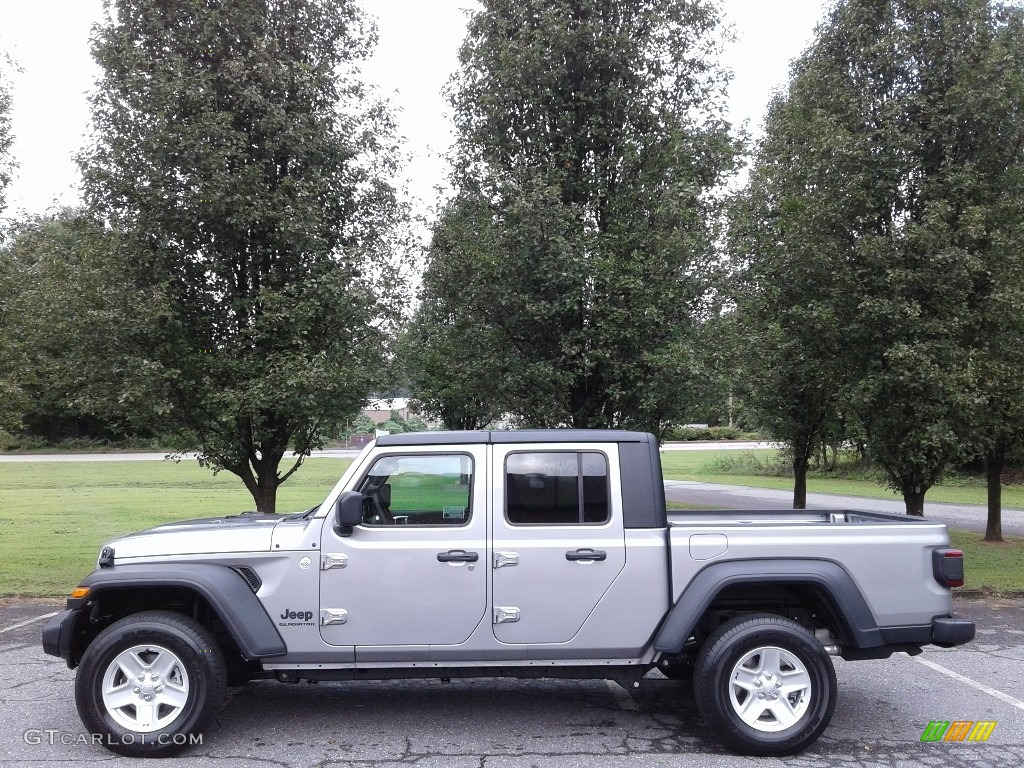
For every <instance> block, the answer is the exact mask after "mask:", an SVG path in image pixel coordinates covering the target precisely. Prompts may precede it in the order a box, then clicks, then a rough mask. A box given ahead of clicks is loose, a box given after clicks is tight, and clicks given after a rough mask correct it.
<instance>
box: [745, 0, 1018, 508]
mask: <svg viewBox="0 0 1024 768" xmlns="http://www.w3.org/2000/svg"><path fill="white" fill-rule="evenodd" d="M1005 24H1006V19H1005V17H1004V15H1003V10H1002V8H1001V7H1000V6H999V5H997V4H995V3H992V2H986V1H985V0H899V1H898V2H890V0H847V1H846V2H841V3H838V4H836V6H835V7H834V8H833V9H832V11H831V12H830V14H829V16H828V18H827V20H826V22H825V23H824V24H823V25H822V27H821V28H820V30H819V33H818V39H817V40H816V41H815V43H814V44H813V45H812V47H811V48H810V49H809V50H808V52H807V53H806V54H805V55H804V56H803V57H801V59H800V60H799V61H798V62H797V63H796V64H795V66H794V70H793V76H792V80H791V82H790V85H789V89H788V92H787V93H786V94H785V95H784V96H781V97H780V99H779V100H778V102H777V104H776V105H774V106H773V110H774V112H773V115H774V119H775V122H774V123H772V122H769V126H768V133H769V134H770V133H772V131H774V132H775V135H773V136H772V137H771V138H770V139H766V142H765V144H764V145H763V147H762V156H760V157H759V161H758V164H756V166H757V165H760V166H761V167H765V168H772V169H773V171H772V172H771V173H768V174H767V175H765V176H764V178H767V179H768V181H767V184H768V189H767V193H766V194H765V195H762V197H763V199H765V200H767V201H768V202H769V208H768V212H769V218H770V219H771V220H772V222H773V223H772V224H771V225H770V226H771V227H773V228H774V232H775V233H776V235H777V236H778V237H780V238H781V241H780V246H779V248H780V249H781V252H785V251H791V252H792V253H799V254H800V256H799V257H798V258H796V259H795V261H794V263H793V265H792V269H791V270H790V272H789V275H790V277H791V278H793V279H795V280H796V281H797V282H798V284H799V285H800V288H799V289H798V293H799V292H802V291H803V290H809V291H810V294H809V295H810V296H811V297H812V298H811V301H810V303H807V302H804V301H802V300H800V299H797V298H794V299H791V300H789V301H788V302H785V303H786V304H787V306H789V307H791V308H792V307H801V306H802V305H806V306H807V308H808V309H809V310H810V311H811V312H812V315H813V316H812V317H811V318H809V319H814V317H819V320H820V322H816V323H815V324H814V327H816V328H821V329H823V332H824V334H825V336H826V337H832V338H834V339H835V338H837V339H838V340H839V341H840V346H839V347H838V348H837V349H838V355H837V357H836V358H835V359H836V360H837V361H840V362H841V364H842V365H843V366H845V370H844V371H842V372H841V376H840V380H844V381H847V382H850V384H849V389H848V392H847V393H846V394H845V395H844V402H845V403H846V406H847V408H848V409H849V410H850V411H851V414H850V415H851V416H855V417H856V419H857V420H858V422H859V424H860V426H861V428H862V429H863V431H864V433H865V435H866V437H867V444H868V450H869V454H870V455H871V456H872V457H873V458H874V459H875V461H877V462H878V463H879V465H880V466H882V467H883V468H884V469H885V472H886V474H887V477H888V482H889V484H890V486H891V487H893V488H894V489H895V490H897V491H900V492H901V493H902V494H903V496H904V499H905V501H906V506H907V512H908V513H910V514H917V515H920V514H922V513H923V508H924V495H925V493H926V491H927V490H928V488H930V487H931V485H933V484H934V483H935V482H936V481H937V480H938V479H939V477H940V476H941V474H942V472H943V471H944V469H945V468H946V467H947V466H948V465H949V463H950V462H952V461H955V460H956V459H958V458H959V457H961V456H962V454H963V451H964V446H965V440H966V439H967V437H968V435H969V434H970V429H969V424H968V422H969V416H968V414H969V412H970V408H971V403H972V402H973V401H974V400H975V399H976V389H975V380H974V373H973V370H972V364H971V360H972V354H973V351H972V349H971V344H970V343H968V339H969V337H970V336H971V328H972V326H973V322H972V320H971V317H972V311H973V309H974V308H975V307H976V306H978V305H979V303H982V304H983V303H984V302H985V301H986V296H987V295H988V294H990V293H991V288H992V271H991V266H992V260H993V259H997V258H999V254H998V252H997V251H996V250H994V249H993V243H994V240H993V235H994V233H995V232H996V231H997V230H998V225H999V222H1001V221H1003V220H1005V214H1004V213H1003V211H1004V210H1005V209H1006V205H1007V202H1006V201H1001V200H1000V198H1001V197H1002V196H1003V195H1004V194H1005V193H1006V192H1007V185H1008V183H1009V190H1014V189H1015V188H1016V187H1017V186H1018V184H1017V181H1016V174H1017V171H1016V170H1015V167H1016V165H1017V163H1018V162H1019V161H1018V160H1016V159H1015V158H1016V154H1019V151H1020V142H1015V141H1014V140H1012V139H1011V140H1009V141H1008V140H1007V139H1006V137H1004V136H1003V135H1002V131H1003V130H1004V129H1006V128H1008V127H1010V126H1009V125H1008V122H1007V120H1008V111H1009V114H1012V115H1014V116H1017V115H1019V114H1020V112H1019V107H1017V106H1015V105H1013V104H1007V103H1005V99H1004V96H1005V94H1006V93H1008V92H1009V91H1010V90H1013V89H1015V88H1016V87H1017V86H1016V80H1017V79H1019V78H1017V75H1015V74H1014V71H1015V70H1014V69H1013V66H1006V65H1005V64H1001V63H1000V61H1001V60H1002V59H1001V56H1002V54H1001V53H999V51H998V45H996V44H995V41H996V40H997V38H998V37H999V34H1000V30H1001V29H1003V28H1004V27H1005ZM993 87H994V88H995V91H994V92H992V91H990V90H989V89H990V88H993ZM1014 130H1015V131H1016V130H1018V129H1014ZM1014 135H1017V133H1016V132H1015V133H1014ZM1015 153H1016V154H1015ZM787 165H788V166H789V167H788V168H787ZM1008 173H1009V175H1007V174H1008ZM773 177H774V178H773ZM754 178H755V179H757V178H759V177H758V176H757V175H756V174H755V177H754ZM1011 182H1012V183H1011ZM1010 194H1011V196H1012V195H1015V194H1016V192H1013V191H1011V192H1010ZM1009 205H1010V207H1011V208H1015V207H1016V206H1017V205H1019V200H1015V201H1012V202H1010V203H1009ZM768 237H769V238H770V237H771V235H768ZM815 249H816V250H817V251H818V253H819V254H820V255H819V257H818V258H817V260H815V258H814V256H813V253H814V250H815ZM815 262H816V265H815ZM808 264H809V265H810V268H809V269H808V267H807V265H808ZM808 278H809V279H808ZM819 281H824V282H819ZM815 284H817V285H818V288H817V289H815V287H814V286H815ZM766 290H767V289H766ZM830 297H831V298H830ZM791 311H792V310H791ZM795 311H796V312H797V313H798V314H799V313H801V312H803V311H804V310H803V309H802V308H798V309H796V310H795ZM822 312H824V314H822ZM835 329H839V334H840V335H839V336H838V337H836V336H835V335H834V330H835ZM807 351H808V358H810V359H816V360H822V359H825V357H831V355H830V354H827V353H826V354H824V355H823V354H822V350H820V349H819V348H818V347H809V348H808V350H807ZM797 357H798V359H799V356H797ZM805 362H806V361H800V366H802V367H803V368H804V372H803V373H801V374H799V376H798V378H799V379H800V380H801V381H803V382H807V381H809V380H810V378H811V377H810V371H811V369H810V368H808V367H807V366H806V365H805Z"/></svg>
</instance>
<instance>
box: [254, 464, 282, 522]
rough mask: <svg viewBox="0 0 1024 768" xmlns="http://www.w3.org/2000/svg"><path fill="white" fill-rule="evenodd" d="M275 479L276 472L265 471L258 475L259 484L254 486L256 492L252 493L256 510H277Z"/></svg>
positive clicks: (264, 512) (271, 512)
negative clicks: (265, 472)
mask: <svg viewBox="0 0 1024 768" xmlns="http://www.w3.org/2000/svg"><path fill="white" fill-rule="evenodd" d="M276 481H277V477H276V473H267V474H264V475H260V476H259V485H258V486H257V487H256V493H254V494H253V499H254V500H255V501H256V511H257V512H260V513H262V514H273V513H274V512H276V511H277V482H276Z"/></svg>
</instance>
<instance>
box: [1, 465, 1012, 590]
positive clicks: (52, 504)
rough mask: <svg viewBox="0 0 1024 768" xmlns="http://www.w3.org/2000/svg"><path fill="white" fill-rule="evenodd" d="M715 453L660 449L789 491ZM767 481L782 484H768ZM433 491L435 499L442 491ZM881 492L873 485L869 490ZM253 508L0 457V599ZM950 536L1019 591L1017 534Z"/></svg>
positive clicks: (185, 471)
mask: <svg viewBox="0 0 1024 768" xmlns="http://www.w3.org/2000/svg"><path fill="white" fill-rule="evenodd" d="M715 455H716V454H715V452H712V451H693V452H690V451H686V452H682V451H680V452H669V453H666V454H664V459H665V465H666V471H665V474H666V477H668V478H672V479H693V480H702V481H706V482H726V483H731V484H736V485H740V484H750V485H757V486H759V487H782V488H788V487H789V481H788V480H786V479H785V478H767V477H760V476H751V477H749V478H748V477H746V476H743V475H729V474H714V473H708V472H707V470H706V467H705V465H706V464H708V463H709V462H711V461H712V459H713V458H714V457H715ZM348 464H349V461H348V460H347V459H311V460H308V461H307V462H306V464H305V465H304V466H303V467H302V469H300V470H299V471H298V472H297V473H296V474H295V475H294V476H292V477H291V478H290V479H289V480H288V482H286V483H285V484H284V485H283V486H282V487H281V490H280V491H279V493H278V510H279V511H281V512H288V511H298V510H301V509H305V508H308V507H310V506H313V505H314V504H317V503H318V502H320V501H322V500H323V499H324V497H325V496H326V495H327V493H328V492H329V491H330V489H331V487H332V486H333V485H334V484H335V483H336V482H337V480H338V478H339V477H340V476H341V474H342V472H343V471H344V470H345V468H346V467H347V466H348ZM748 481H749V482H748ZM765 481H778V483H779V485H777V486H766V485H765ZM821 482H822V484H827V483H829V482H832V481H821ZM839 482H841V483H843V484H844V485H845V484H850V483H858V482H859V481H839ZM833 487H834V486H833ZM812 489H814V490H826V489H825V488H820V487H819V488H814V486H812ZM430 490H431V492H432V494H431V495H433V493H434V492H436V491H438V490H439V489H436V488H432V489H430ZM950 490H956V491H966V490H970V489H963V488H955V489H950ZM879 491H880V493H879ZM826 492H827V490H826ZM832 492H847V491H845V490H842V491H836V490H833V491H832ZM460 493H462V494H464V493H465V489H464V488H462V489H461V490H460ZM883 493H884V490H882V489H877V490H876V493H875V494H874V495H881V494H883ZM863 495H871V494H867V493H865V494H863ZM929 498H932V496H931V494H929ZM1007 504H1008V505H1009V504H1010V502H1009V501H1007ZM671 506H672V507H673V508H689V509H693V508H695V507H693V506H689V507H686V506H682V505H676V504H673V505H671ZM1022 506H1024V504H1022ZM252 508H253V503H252V499H251V498H250V496H249V494H248V493H247V492H246V491H245V489H244V488H243V487H242V485H241V482H240V481H239V480H238V479H237V478H236V477H234V476H233V475H230V474H228V473H226V472H222V473H221V474H219V475H216V476H214V475H213V474H212V473H211V472H209V471H208V470H205V469H201V468H200V467H198V466H197V465H196V463H195V462H194V461H183V462H181V463H180V464H174V463H172V462H159V461H139V462H121V461H109V462H35V463H24V464H22V463H17V464H15V463H11V464H7V463H0V583H2V585H3V586H2V587H0V596H6V595H26V596H47V597H49V596H60V595H64V594H67V593H68V592H69V591H70V590H71V588H73V587H74V586H75V585H76V584H77V583H78V581H79V579H81V578H82V577H83V576H85V575H86V574H87V573H89V572H90V571H91V570H92V568H93V565H94V563H95V561H96V555H97V553H98V552H99V548H100V546H101V545H102V544H103V543H104V542H105V541H108V540H110V539H112V538H115V537H117V536H120V535H123V534H126V533H131V532H133V531H138V530H141V529H143V528H148V527H150V526H153V525H157V524H159V523H164V522H169V521H172V520H187V519H190V518H196V517H214V516H219V515H229V514H237V513H239V512H243V511H245V510H249V509H252ZM952 536H953V541H954V543H955V545H956V546H958V547H961V548H962V549H963V550H964V552H965V553H966V558H967V560H966V562H967V586H968V587H971V588H987V589H992V590H996V591H1006V590H1020V589H1024V539H1014V540H1012V541H1009V543H1008V544H1005V545H991V544H985V543H983V542H982V541H981V536H980V534H971V533H962V532H959V531H954V532H953V533H952Z"/></svg>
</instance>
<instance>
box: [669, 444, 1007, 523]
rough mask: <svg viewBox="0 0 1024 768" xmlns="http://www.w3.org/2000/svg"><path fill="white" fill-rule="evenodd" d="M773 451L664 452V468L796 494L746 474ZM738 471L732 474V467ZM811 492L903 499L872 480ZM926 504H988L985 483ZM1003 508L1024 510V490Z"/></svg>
mask: <svg viewBox="0 0 1024 768" xmlns="http://www.w3.org/2000/svg"><path fill="white" fill-rule="evenodd" d="M775 454H776V451H775V450H773V449H760V450H751V451H728V452H726V451H663V452H662V454H661V462H662V468H663V471H664V473H665V479H666V480H698V481H700V482H704V483H724V484H727V485H745V486H749V487H751V488H771V489H774V490H780V491H790V492H792V490H793V479H792V478H790V477H771V476H767V475H757V474H751V473H750V472H743V471H742V466H743V463H744V462H743V458H744V456H751V457H754V458H756V459H757V460H759V461H760V462H761V463H766V462H768V461H770V460H771V459H773V458H774V457H775ZM730 464H732V465H735V466H736V467H737V468H738V469H737V471H729V465H730ZM807 490H808V491H809V492H811V493H835V494H842V495H846V496H865V497H868V498H872V499H897V500H898V499H900V498H901V497H900V496H899V494H896V493H893V492H892V491H890V490H889V489H888V488H886V487H884V486H882V485H879V484H878V483H875V482H872V481H871V480H846V479H841V478H825V477H809V478H808V479H807ZM926 501H945V502H949V503H952V504H985V503H986V490H985V483H984V481H983V480H981V479H970V480H964V479H963V478H958V479H957V484H956V485H952V484H947V485H942V484H940V485H937V486H935V487H934V488H932V489H930V490H929V491H928V494H927V497H926ZM1003 506H1004V507H1017V508H1024V486H1018V485H1014V486H1005V487H1004V488H1003Z"/></svg>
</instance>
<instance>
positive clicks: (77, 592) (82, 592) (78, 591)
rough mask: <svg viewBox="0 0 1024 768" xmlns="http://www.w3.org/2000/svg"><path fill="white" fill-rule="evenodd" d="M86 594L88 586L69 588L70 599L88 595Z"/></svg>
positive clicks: (79, 598)
mask: <svg viewBox="0 0 1024 768" xmlns="http://www.w3.org/2000/svg"><path fill="white" fill-rule="evenodd" d="M88 596H89V588H88V587H75V588H74V589H73V590H71V599H72V600H81V599H82V598H83V597H88Z"/></svg>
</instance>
